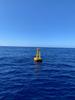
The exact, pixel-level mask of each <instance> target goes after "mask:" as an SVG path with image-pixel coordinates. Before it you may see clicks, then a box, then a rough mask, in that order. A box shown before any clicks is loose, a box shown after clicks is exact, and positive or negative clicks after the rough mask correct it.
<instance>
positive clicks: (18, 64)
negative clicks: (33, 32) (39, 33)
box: [0, 47, 75, 100]
mask: <svg viewBox="0 0 75 100" xmlns="http://www.w3.org/2000/svg"><path fill="white" fill-rule="evenodd" d="M40 49H41V55H42V58H43V62H42V63H34V61H33V57H34V56H35V53H36V48H21V47H20V48H19V47H0V100H75V49H69V48H68V49H66V48H62V49H61V48H40Z"/></svg>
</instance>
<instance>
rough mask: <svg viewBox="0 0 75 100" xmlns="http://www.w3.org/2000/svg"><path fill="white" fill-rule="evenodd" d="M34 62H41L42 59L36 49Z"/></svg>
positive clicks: (38, 50)
mask: <svg viewBox="0 0 75 100" xmlns="http://www.w3.org/2000/svg"><path fill="white" fill-rule="evenodd" d="M34 61H35V62H42V58H41V55H40V49H39V48H37V52H36V56H35V57H34Z"/></svg>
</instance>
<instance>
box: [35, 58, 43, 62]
mask: <svg viewBox="0 0 75 100" xmlns="http://www.w3.org/2000/svg"><path fill="white" fill-rule="evenodd" d="M34 61H35V62H42V59H41V58H39V59H37V58H34Z"/></svg>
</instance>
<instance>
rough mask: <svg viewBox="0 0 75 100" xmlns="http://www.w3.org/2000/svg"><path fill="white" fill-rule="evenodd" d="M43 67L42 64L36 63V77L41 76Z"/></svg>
mask: <svg viewBox="0 0 75 100" xmlns="http://www.w3.org/2000/svg"><path fill="white" fill-rule="evenodd" d="M41 65H42V63H40V62H39V63H38V62H35V66H34V67H35V68H34V71H35V74H36V76H39V75H40V72H41V68H42V66H41Z"/></svg>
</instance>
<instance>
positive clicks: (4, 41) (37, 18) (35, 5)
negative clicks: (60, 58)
mask: <svg viewBox="0 0 75 100" xmlns="http://www.w3.org/2000/svg"><path fill="white" fill-rule="evenodd" d="M0 46H39V47H40V46H41V47H74V48H75V0H0Z"/></svg>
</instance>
